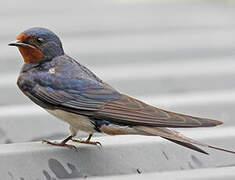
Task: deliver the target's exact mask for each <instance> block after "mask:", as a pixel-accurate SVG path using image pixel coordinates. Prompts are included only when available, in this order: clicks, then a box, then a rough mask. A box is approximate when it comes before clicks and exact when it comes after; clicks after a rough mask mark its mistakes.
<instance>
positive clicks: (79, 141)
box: [71, 134, 102, 146]
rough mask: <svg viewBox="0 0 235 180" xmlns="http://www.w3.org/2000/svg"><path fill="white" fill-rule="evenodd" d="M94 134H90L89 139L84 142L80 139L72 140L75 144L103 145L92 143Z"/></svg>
mask: <svg viewBox="0 0 235 180" xmlns="http://www.w3.org/2000/svg"><path fill="white" fill-rule="evenodd" d="M92 135H93V134H89V136H88V138H87V139H86V140H85V141H84V140H78V139H73V138H72V139H71V140H72V141H73V142H77V143H82V144H92V145H100V146H102V145H101V143H100V142H98V141H90V140H91V137H92Z"/></svg>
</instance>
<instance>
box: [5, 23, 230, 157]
mask: <svg viewBox="0 0 235 180" xmlns="http://www.w3.org/2000/svg"><path fill="white" fill-rule="evenodd" d="M16 40H17V41H15V42H13V43H9V44H8V45H9V46H16V47H17V48H18V49H19V52H20V54H21V55H22V57H23V60H24V64H23V66H22V68H21V71H20V74H19V76H18V79H17V85H18V87H19V89H20V90H21V91H22V92H23V93H24V94H25V95H26V96H27V97H28V98H29V99H31V100H32V101H33V102H34V103H36V104H37V105H39V106H41V107H42V108H44V109H45V110H46V111H47V112H48V113H50V114H52V115H54V116H56V117H57V118H59V119H61V120H63V121H65V122H67V123H68V124H69V129H70V135H69V136H68V137H66V138H65V139H64V140H63V141H61V142H57V143H56V142H51V141H47V140H43V142H44V143H47V144H50V145H54V146H62V147H68V148H71V149H74V148H76V147H75V146H74V145H71V144H68V142H69V141H73V142H78V143H85V144H93V145H100V144H101V143H100V142H96V141H91V137H92V135H93V134H94V133H104V134H108V135H127V134H129V135H145V136H159V137H162V138H164V139H167V140H169V141H171V142H174V143H176V144H178V145H182V146H184V147H187V148H189V149H192V150H195V151H197V152H200V153H204V154H209V153H208V152H206V151H204V150H203V149H201V148H200V147H206V148H213V149H217V150H221V151H225V152H229V153H235V152H234V151H230V150H226V149H223V148H219V147H215V146H211V145H207V144H204V143H201V142H199V141H196V140H194V139H191V138H188V137H186V136H184V135H183V134H181V133H180V132H178V131H176V130H175V129H176V128H196V127H213V126H217V125H221V124H222V122H221V121H218V120H213V119H209V118H201V117H194V116H190V115H185V114H181V113H176V112H171V111H167V110H163V109H160V108H157V107H155V106H152V105H149V104H146V103H144V102H142V101H140V100H138V99H136V98H133V97H131V96H128V95H126V94H123V93H121V92H119V91H118V90H116V89H114V88H113V87H111V86H110V85H109V84H107V83H105V82H104V81H103V80H101V79H100V78H99V77H98V76H97V75H96V74H94V73H93V72H92V71H90V70H89V69H88V68H86V67H85V66H83V65H82V64H80V63H79V62H78V61H76V60H75V59H73V58H71V57H70V56H68V55H67V54H66V53H65V52H64V49H63V46H62V42H61V40H60V38H59V37H58V36H57V35H56V34H55V33H54V32H52V31H51V30H49V29H47V28H42V27H33V28H29V29H27V30H25V31H23V32H22V33H20V34H19V35H18V36H17V37H16ZM79 131H84V132H86V133H88V135H89V136H88V138H87V139H85V140H78V139H75V136H76V134H77V132H79ZM198 146H199V147H198Z"/></svg>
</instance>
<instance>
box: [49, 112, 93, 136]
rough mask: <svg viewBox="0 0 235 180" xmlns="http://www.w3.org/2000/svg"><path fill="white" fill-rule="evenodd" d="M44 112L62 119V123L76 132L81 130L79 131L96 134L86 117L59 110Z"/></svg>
mask: <svg viewBox="0 0 235 180" xmlns="http://www.w3.org/2000/svg"><path fill="white" fill-rule="evenodd" d="M46 111H47V112H49V113H50V114H52V115H54V116H56V117H58V118H59V119H62V120H63V121H65V122H67V123H69V124H70V126H71V127H72V128H73V129H74V130H77V131H79V130H81V131H85V132H88V133H94V132H96V131H95V130H94V125H93V124H92V123H91V121H90V120H89V118H88V117H86V116H83V115H78V114H74V113H70V112H66V111H63V110H59V109H56V110H46Z"/></svg>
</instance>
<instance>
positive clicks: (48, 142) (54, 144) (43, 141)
mask: <svg viewBox="0 0 235 180" xmlns="http://www.w3.org/2000/svg"><path fill="white" fill-rule="evenodd" d="M42 143H46V144H50V145H52V146H60V147H67V148H69V149H73V150H75V151H77V147H76V146H74V145H71V144H66V143H64V142H63V141H62V142H61V143H54V142H50V141H47V140H42Z"/></svg>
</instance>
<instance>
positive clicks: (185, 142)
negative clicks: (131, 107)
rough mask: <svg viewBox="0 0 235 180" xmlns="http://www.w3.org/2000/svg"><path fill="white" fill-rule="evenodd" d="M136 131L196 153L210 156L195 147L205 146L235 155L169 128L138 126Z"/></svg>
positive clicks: (234, 152)
mask: <svg viewBox="0 0 235 180" xmlns="http://www.w3.org/2000/svg"><path fill="white" fill-rule="evenodd" d="M135 129H136V130H138V131H139V132H140V133H142V134H143V135H150V136H160V137H162V138H164V139H167V140H169V141H172V142H174V143H176V144H179V145H181V146H184V147H187V148H190V149H192V150H194V151H197V152H200V153H204V154H207V155H209V153H207V152H206V151H204V150H202V149H200V148H199V147H197V146H195V145H198V146H203V147H207V148H212V149H216V150H219V151H224V152H228V153H233V154H235V151H230V150H226V149H223V148H219V147H215V146H210V145H207V144H203V143H200V142H198V141H196V140H193V139H190V138H188V137H186V136H184V135H182V134H181V133H179V132H177V131H175V130H171V129H168V128H162V127H147V126H136V127H135Z"/></svg>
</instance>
